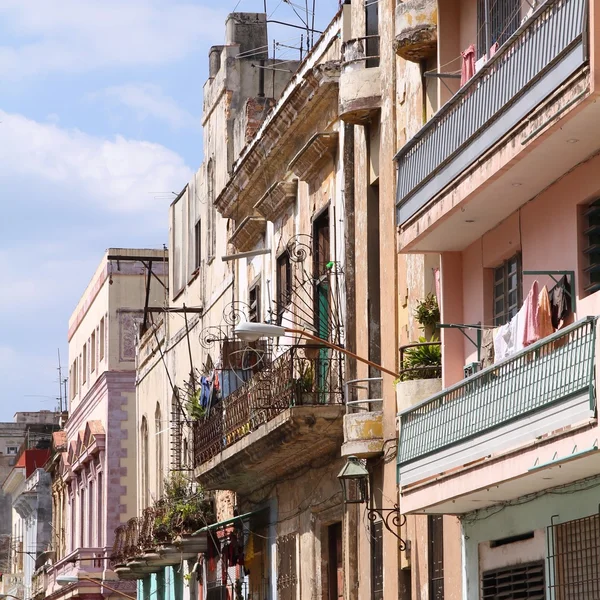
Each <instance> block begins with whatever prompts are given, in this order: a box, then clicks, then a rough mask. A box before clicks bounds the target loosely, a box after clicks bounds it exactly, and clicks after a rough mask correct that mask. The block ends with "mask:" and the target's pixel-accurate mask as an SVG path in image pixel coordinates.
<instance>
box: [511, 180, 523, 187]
mask: <svg viewBox="0 0 600 600" xmlns="http://www.w3.org/2000/svg"><path fill="white" fill-rule="evenodd" d="M522 185H523V184H522V183H520V182H519V181H515V182H514V183H513V184H512V186H513V187H521V186H522Z"/></svg>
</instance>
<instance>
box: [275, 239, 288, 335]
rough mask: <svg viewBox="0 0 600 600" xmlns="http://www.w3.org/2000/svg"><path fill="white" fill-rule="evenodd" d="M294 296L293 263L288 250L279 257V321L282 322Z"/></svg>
mask: <svg viewBox="0 0 600 600" xmlns="http://www.w3.org/2000/svg"><path fill="white" fill-rule="evenodd" d="M291 297H292V264H291V262H290V255H289V253H288V251H287V250H286V251H285V252H284V253H283V254H281V255H280V256H279V257H278V258H277V322H278V323H279V324H281V318H282V316H283V312H284V311H285V309H286V306H287V305H288V303H289V301H290V299H291Z"/></svg>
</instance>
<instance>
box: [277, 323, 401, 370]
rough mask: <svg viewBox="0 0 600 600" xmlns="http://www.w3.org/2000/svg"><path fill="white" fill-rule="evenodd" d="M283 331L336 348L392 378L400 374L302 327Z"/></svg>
mask: <svg viewBox="0 0 600 600" xmlns="http://www.w3.org/2000/svg"><path fill="white" fill-rule="evenodd" d="M285 332H286V333H295V334H296V335H300V336H304V337H306V338H308V339H311V340H314V341H315V342H318V343H319V344H322V345H323V346H327V347H328V348H331V349H332V350H337V351H338V352H341V353H342V354H345V355H346V356H349V357H350V358H353V359H354V360H358V361H359V362H362V363H364V364H366V365H369V367H373V368H374V369H377V370H378V371H382V372H383V373H387V374H388V375H391V376H392V377H394V378H398V377H400V375H399V374H398V373H394V371H390V370H389V369H386V368H385V367H382V366H381V365H378V364H377V363H374V362H372V361H370V360H367V359H366V358H363V357H362V356H359V355H358V354H354V352H350V350H346V349H345V348H342V347H340V346H336V345H335V344H332V343H331V342H328V341H327V340H324V339H323V338H320V337H318V336H316V335H313V334H312V333H309V332H308V331H305V330H304V329H288V328H287V327H285Z"/></svg>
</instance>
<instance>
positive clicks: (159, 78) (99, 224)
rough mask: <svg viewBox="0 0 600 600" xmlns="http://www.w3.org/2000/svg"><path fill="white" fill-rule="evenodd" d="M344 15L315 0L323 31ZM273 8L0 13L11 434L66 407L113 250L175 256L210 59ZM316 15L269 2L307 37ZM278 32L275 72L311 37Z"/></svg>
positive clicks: (75, 3)
mask: <svg viewBox="0 0 600 600" xmlns="http://www.w3.org/2000/svg"><path fill="white" fill-rule="evenodd" d="M290 2H292V4H290ZM308 4H309V8H312V6H311V5H312V2H309V3H308ZM337 6H338V0H316V11H315V28H316V29H320V30H322V29H324V27H325V26H326V25H327V23H328V22H329V21H330V20H331V18H332V17H333V15H334V14H335V12H336V10H337ZM263 7H264V0H239V1H238V0H220V1H219V2H215V1H211V0H204V1H200V0H197V1H194V0H187V1H184V0H1V1H0V82H1V83H0V209H1V213H0V261H1V263H2V264H3V265H4V267H3V268H4V269H5V271H4V276H3V285H2V286H1V289H2V293H1V295H0V421H10V420H12V418H13V415H14V413H15V412H16V411H17V410H44V409H45V410H54V409H55V408H56V406H57V397H58V393H59V392H58V390H59V383H58V371H57V367H58V352H59V351H60V355H61V361H62V366H63V375H64V374H66V372H67V364H68V357H67V339H66V336H67V328H68V319H69V316H70V314H71V312H72V311H73V309H74V307H75V305H76V304H77V302H78V300H79V298H80V296H81V294H82V293H83V291H84V289H85V287H86V285H87V283H88V281H89V280H90V278H91V276H92V274H93V273H94V271H95V268H96V266H97V265H98V263H99V262H100V260H101V258H102V255H103V253H104V251H105V249H106V248H109V247H140V248H141V247H144V248H162V246H163V244H166V243H167V238H168V206H169V203H170V202H171V200H172V198H173V197H174V196H173V192H179V191H180V190H181V189H182V188H183V186H184V185H185V184H186V183H187V181H188V180H189V178H190V176H191V174H192V173H193V172H194V171H195V170H196V169H197V168H198V167H199V166H200V164H201V162H202V131H201V126H200V122H201V113H202V86H203V84H204V82H205V80H206V78H207V67H208V58H207V57H208V50H209V48H210V46H212V45H214V44H221V43H223V41H224V36H225V28H224V23H225V17H226V16H227V14H228V13H230V12H233V11H234V10H237V11H238V12H244V11H246V12H262V11H263V10H264V8H263ZM304 9H305V0H267V13H268V15H269V17H271V18H272V19H274V20H280V21H286V22H290V23H294V24H300V20H299V17H298V16H297V15H296V14H294V12H297V13H299V14H300V16H301V17H303V18H305V14H306V13H305V12H304ZM269 33H270V38H269V41H270V44H272V41H273V39H274V40H275V41H276V42H278V46H277V47H276V57H277V58H282V59H285V58H297V57H298V54H299V51H298V50H295V49H289V48H285V47H284V45H286V46H298V45H299V42H300V35H301V34H302V31H301V30H299V29H295V28H291V27H282V26H280V25H274V26H273V28H272V29H270V31H269ZM271 55H272V50H271Z"/></svg>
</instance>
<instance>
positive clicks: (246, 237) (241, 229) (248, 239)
mask: <svg viewBox="0 0 600 600" xmlns="http://www.w3.org/2000/svg"><path fill="white" fill-rule="evenodd" d="M266 229H267V220H266V219H264V218H263V217H255V216H252V217H246V218H245V219H243V220H242V222H241V223H240V224H239V225H238V226H237V227H236V229H235V231H234V232H233V233H232V234H231V237H230V238H229V241H230V242H231V243H232V244H233V245H234V246H235V247H236V248H237V250H238V251H239V252H248V251H249V250H252V248H254V246H256V244H257V243H258V242H259V241H260V238H261V237H262V236H263V235H264V234H265V231H266Z"/></svg>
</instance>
